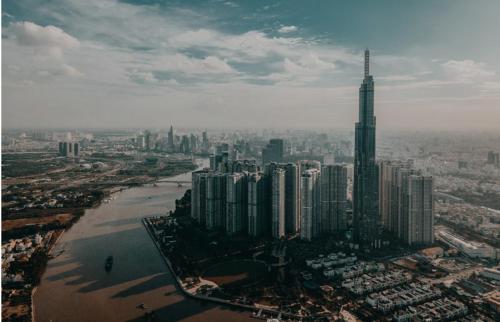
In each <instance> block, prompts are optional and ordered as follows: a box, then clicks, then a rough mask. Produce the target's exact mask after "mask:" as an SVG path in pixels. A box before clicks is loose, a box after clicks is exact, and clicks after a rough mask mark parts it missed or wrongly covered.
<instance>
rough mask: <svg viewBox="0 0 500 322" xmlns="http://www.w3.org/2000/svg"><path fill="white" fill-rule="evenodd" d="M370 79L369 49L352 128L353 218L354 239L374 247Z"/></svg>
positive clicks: (375, 223)
mask: <svg viewBox="0 0 500 322" xmlns="http://www.w3.org/2000/svg"><path fill="white" fill-rule="evenodd" d="M375 124H376V120H375V115H374V82H373V77H372V76H371V75H370V52H369V51H368V49H367V50H365V74H364V79H363V83H362V84H361V87H360V88H359V120H358V122H357V123H356V130H355V148H354V186H353V217H354V239H355V241H356V242H358V243H360V244H363V245H365V246H371V247H375V246H377V241H378V236H379V231H380V227H379V225H380V224H379V216H378V176H377V166H376V163H375Z"/></svg>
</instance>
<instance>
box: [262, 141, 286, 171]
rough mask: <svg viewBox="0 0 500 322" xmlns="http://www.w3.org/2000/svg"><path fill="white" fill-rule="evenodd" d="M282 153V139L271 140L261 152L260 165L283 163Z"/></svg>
mask: <svg viewBox="0 0 500 322" xmlns="http://www.w3.org/2000/svg"><path fill="white" fill-rule="evenodd" d="M284 151H285V147H284V142H283V140H282V139H271V140H270V141H269V143H268V144H267V145H266V147H265V148H264V149H263V150H262V164H263V165H266V164H268V163H270V162H277V163H280V162H283V155H284Z"/></svg>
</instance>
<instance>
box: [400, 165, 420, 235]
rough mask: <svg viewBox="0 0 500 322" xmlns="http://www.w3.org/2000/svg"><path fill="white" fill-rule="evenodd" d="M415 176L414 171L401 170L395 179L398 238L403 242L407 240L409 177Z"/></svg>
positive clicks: (408, 169)
mask: <svg viewBox="0 0 500 322" xmlns="http://www.w3.org/2000/svg"><path fill="white" fill-rule="evenodd" d="M414 174H416V171H415V170H413V169H410V168H403V169H401V170H399V172H398V178H397V182H396V184H397V191H398V201H399V209H398V223H399V227H398V232H397V236H398V238H401V239H402V240H404V241H407V240H408V239H409V233H410V232H409V230H408V229H409V228H408V227H409V224H408V222H409V220H410V213H409V207H410V201H409V192H408V191H409V183H408V181H409V179H410V176H411V175H414Z"/></svg>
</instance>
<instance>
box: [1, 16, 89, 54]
mask: <svg viewBox="0 0 500 322" xmlns="http://www.w3.org/2000/svg"><path fill="white" fill-rule="evenodd" d="M8 32H9V34H10V35H12V36H13V37H14V38H15V39H16V41H17V43H18V44H20V45H22V46H33V47H42V48H47V49H49V51H50V52H52V53H54V54H56V55H61V52H62V51H63V50H64V49H75V48H78V47H79V46H80V42H79V41H78V39H76V38H74V37H72V36H70V35H68V34H67V33H65V32H64V31H63V30H62V29H60V28H57V27H54V26H45V27H43V26H39V25H37V24H35V23H33V22H30V21H23V22H16V23H13V24H11V25H10V26H9V28H8Z"/></svg>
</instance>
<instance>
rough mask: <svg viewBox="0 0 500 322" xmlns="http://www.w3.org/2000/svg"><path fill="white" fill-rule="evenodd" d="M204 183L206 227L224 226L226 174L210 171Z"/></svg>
mask: <svg viewBox="0 0 500 322" xmlns="http://www.w3.org/2000/svg"><path fill="white" fill-rule="evenodd" d="M206 185H207V189H206V198H207V201H206V203H207V204H206V209H207V215H206V228H207V229H215V228H219V227H224V226H225V221H226V176H225V175H224V174H222V173H210V175H208V176H207V179H206Z"/></svg>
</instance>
